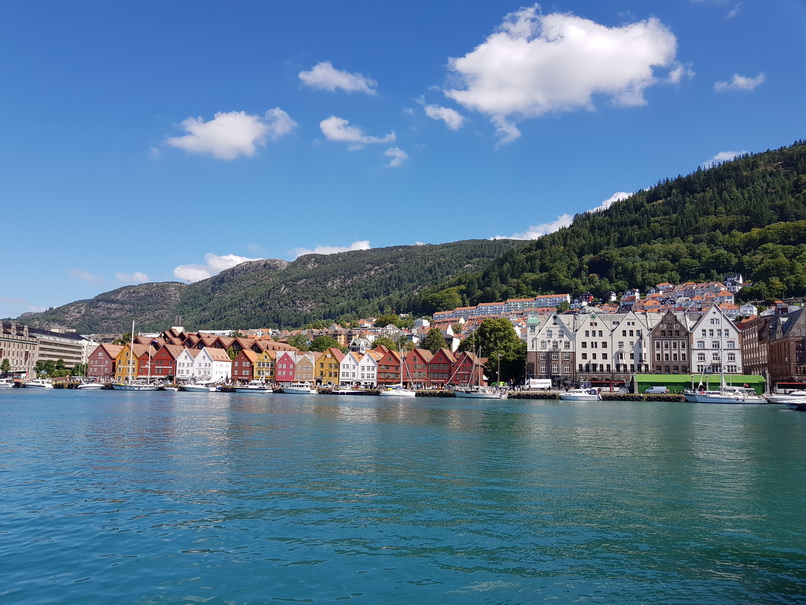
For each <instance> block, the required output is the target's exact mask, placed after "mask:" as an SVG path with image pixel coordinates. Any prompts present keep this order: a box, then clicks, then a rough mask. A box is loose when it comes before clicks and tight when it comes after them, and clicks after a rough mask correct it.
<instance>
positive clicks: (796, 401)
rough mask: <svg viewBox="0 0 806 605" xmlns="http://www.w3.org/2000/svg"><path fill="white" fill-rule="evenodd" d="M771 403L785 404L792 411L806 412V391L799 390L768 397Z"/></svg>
mask: <svg viewBox="0 0 806 605" xmlns="http://www.w3.org/2000/svg"><path fill="white" fill-rule="evenodd" d="M767 401H769V402H770V403H779V404H783V405H785V406H786V407H788V408H790V409H792V410H801V411H806V391H804V390H797V391H790V392H789V393H773V394H772V395H769V396H767Z"/></svg>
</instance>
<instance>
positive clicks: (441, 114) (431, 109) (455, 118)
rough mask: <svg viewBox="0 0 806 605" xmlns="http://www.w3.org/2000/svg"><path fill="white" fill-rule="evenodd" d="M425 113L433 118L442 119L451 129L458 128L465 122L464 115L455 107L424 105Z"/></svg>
mask: <svg viewBox="0 0 806 605" xmlns="http://www.w3.org/2000/svg"><path fill="white" fill-rule="evenodd" d="M425 115H427V116H428V117H429V118H431V119H433V120H442V121H443V122H445V125H446V126H447V127H448V128H450V129H451V130H459V129H460V128H461V127H462V124H464V122H465V117H464V116H463V115H462V114H460V113H459V112H458V111H456V110H455V109H451V108H450V107H441V106H439V105H426V106H425Z"/></svg>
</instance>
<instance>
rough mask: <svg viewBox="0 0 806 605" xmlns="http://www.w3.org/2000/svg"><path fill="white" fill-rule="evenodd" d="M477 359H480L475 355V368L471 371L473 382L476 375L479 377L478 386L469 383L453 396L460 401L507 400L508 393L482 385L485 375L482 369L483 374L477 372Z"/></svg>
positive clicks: (477, 379)
mask: <svg viewBox="0 0 806 605" xmlns="http://www.w3.org/2000/svg"><path fill="white" fill-rule="evenodd" d="M476 359H478V356H477V355H473V366H472V368H471V370H470V379H471V380H472V379H473V375H474V374H475V375H476V376H477V378H476V384H474V385H471V384H470V383H468V385H467V386H466V387H461V388H458V389H454V390H453V394H454V395H456V397H458V398H460V399H506V398H507V394H506V393H504V392H502V391H501V390H499V389H497V388H495V387H491V386H484V385H482V384H481V375H482V374H483V373H484V370H483V369H482V371H481V372H476ZM499 362H500V357H499Z"/></svg>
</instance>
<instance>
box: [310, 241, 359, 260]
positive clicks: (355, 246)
mask: <svg viewBox="0 0 806 605" xmlns="http://www.w3.org/2000/svg"><path fill="white" fill-rule="evenodd" d="M370 248H372V246H370V245H369V240H362V241H357V242H353V243H352V244H350V245H349V246H317V247H316V248H314V249H313V250H309V249H307V248H296V249H295V250H294V258H299V257H300V256H303V255H305V254H338V253H339V252H350V251H352V250H369V249H370Z"/></svg>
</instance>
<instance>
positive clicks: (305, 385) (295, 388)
mask: <svg viewBox="0 0 806 605" xmlns="http://www.w3.org/2000/svg"><path fill="white" fill-rule="evenodd" d="M283 393H285V394H286V395H315V394H316V389H313V388H311V384H310V383H309V382H292V383H291V384H289V385H287V386H283Z"/></svg>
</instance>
